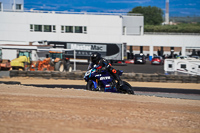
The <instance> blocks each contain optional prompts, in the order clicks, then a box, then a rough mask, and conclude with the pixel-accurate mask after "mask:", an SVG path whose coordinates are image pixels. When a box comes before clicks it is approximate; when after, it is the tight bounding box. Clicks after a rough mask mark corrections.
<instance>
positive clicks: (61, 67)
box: [55, 61, 65, 72]
mask: <svg viewBox="0 0 200 133" xmlns="http://www.w3.org/2000/svg"><path fill="white" fill-rule="evenodd" d="M64 70H65V69H64V65H63V62H62V61H59V62H57V63H56V64H55V71H59V72H64Z"/></svg>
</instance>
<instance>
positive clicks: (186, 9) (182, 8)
mask: <svg viewBox="0 0 200 133" xmlns="http://www.w3.org/2000/svg"><path fill="white" fill-rule="evenodd" d="M165 1H166V0H24V7H25V10H30V9H33V10H45V11H46V10H48V11H69V12H106V13H126V12H129V11H131V10H132V8H134V7H137V6H156V7H159V8H161V9H162V10H163V11H164V12H165ZM169 15H170V16H200V0H169Z"/></svg>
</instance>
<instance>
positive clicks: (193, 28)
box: [144, 23, 200, 33]
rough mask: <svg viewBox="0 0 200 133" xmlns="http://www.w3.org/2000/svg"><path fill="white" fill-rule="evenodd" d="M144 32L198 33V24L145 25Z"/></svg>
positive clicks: (199, 25)
mask: <svg viewBox="0 0 200 133" xmlns="http://www.w3.org/2000/svg"><path fill="white" fill-rule="evenodd" d="M144 32H170V33H200V24H199V23H198V24H178V25H145V26H144Z"/></svg>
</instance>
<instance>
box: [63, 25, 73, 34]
mask: <svg viewBox="0 0 200 133" xmlns="http://www.w3.org/2000/svg"><path fill="white" fill-rule="evenodd" d="M65 32H66V33H73V26H65Z"/></svg>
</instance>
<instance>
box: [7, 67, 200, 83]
mask: <svg viewBox="0 0 200 133" xmlns="http://www.w3.org/2000/svg"><path fill="white" fill-rule="evenodd" d="M84 74H85V72H84V71H77V72H55V71H53V72H50V71H14V70H12V71H10V77H37V78H46V79H70V80H83V77H84ZM121 79H123V80H127V81H135V82H167V83H200V76H187V75H164V74H142V73H124V74H123V75H122V76H121Z"/></svg>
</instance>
